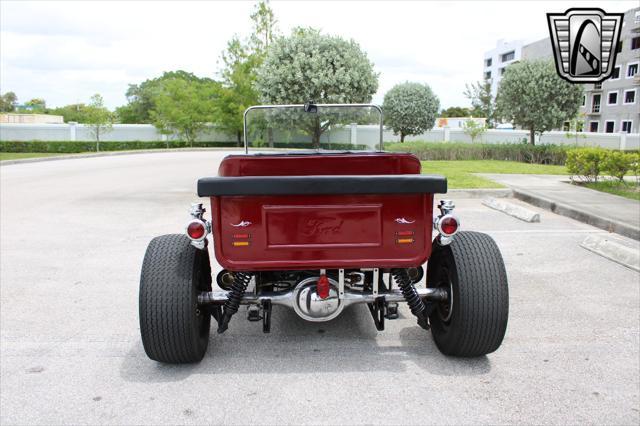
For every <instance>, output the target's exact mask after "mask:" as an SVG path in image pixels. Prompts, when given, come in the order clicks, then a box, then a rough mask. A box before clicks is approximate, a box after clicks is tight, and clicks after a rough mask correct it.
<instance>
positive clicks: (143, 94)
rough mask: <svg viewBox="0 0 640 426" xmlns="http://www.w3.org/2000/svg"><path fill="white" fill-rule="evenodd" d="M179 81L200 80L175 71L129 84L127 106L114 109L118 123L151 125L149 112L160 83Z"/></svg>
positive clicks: (186, 73)
mask: <svg viewBox="0 0 640 426" xmlns="http://www.w3.org/2000/svg"><path fill="white" fill-rule="evenodd" d="M173 79H180V80H185V81H198V80H200V79H199V78H198V77H197V76H195V75H194V74H192V73H190V72H187V71H182V70H177V71H168V72H164V73H163V74H162V75H161V76H160V77H156V78H153V79H149V80H145V81H143V82H142V83H140V84H130V85H129V89H127V93H126V96H127V105H124V106H121V107H118V108H116V116H117V118H118V121H119V122H120V123H128V124H142V123H151V122H152V121H153V120H152V118H151V111H152V110H153V109H154V107H155V101H156V97H157V96H158V94H159V92H160V90H161V86H162V83H163V82H164V81H166V80H173Z"/></svg>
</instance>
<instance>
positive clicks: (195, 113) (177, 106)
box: [150, 78, 218, 146]
mask: <svg viewBox="0 0 640 426" xmlns="http://www.w3.org/2000/svg"><path fill="white" fill-rule="evenodd" d="M217 89H218V87H217V83H215V82H214V81H212V80H210V79H198V80H196V81H189V80H184V79H181V78H174V79H170V80H164V81H163V82H162V84H161V86H160V87H159V91H158V93H157V95H156V97H155V101H154V104H155V106H154V109H153V110H151V113H150V115H151V119H152V120H153V124H154V125H155V126H156V127H157V128H158V129H159V130H160V131H161V132H162V133H165V134H170V133H173V134H176V135H178V136H179V137H180V138H181V139H182V140H184V141H185V142H187V143H189V145H190V146H193V142H194V141H195V140H196V138H197V136H198V132H200V131H201V130H203V129H204V128H205V126H206V124H207V123H209V122H211V119H212V117H213V113H214V99H215V97H216V93H217Z"/></svg>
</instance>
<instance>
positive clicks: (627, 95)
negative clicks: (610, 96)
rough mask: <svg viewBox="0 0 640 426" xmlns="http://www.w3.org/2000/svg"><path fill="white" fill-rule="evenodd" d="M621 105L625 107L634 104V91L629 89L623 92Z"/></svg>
mask: <svg viewBox="0 0 640 426" xmlns="http://www.w3.org/2000/svg"><path fill="white" fill-rule="evenodd" d="M622 103H623V104H625V105H631V104H635V103H636V89H630V90H625V91H624V99H623V100H622Z"/></svg>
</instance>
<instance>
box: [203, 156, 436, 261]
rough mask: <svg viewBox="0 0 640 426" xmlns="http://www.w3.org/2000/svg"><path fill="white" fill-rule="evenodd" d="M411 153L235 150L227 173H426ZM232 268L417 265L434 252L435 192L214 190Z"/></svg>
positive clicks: (225, 165) (220, 235) (219, 235)
mask: <svg viewBox="0 0 640 426" xmlns="http://www.w3.org/2000/svg"><path fill="white" fill-rule="evenodd" d="M420 172H421V166H420V161H419V160H418V159H417V158H416V157H415V156H413V155H411V154H404V153H335V154H317V153H316V154H266V155H249V156H247V155H231V156H228V157H226V158H225V159H224V160H223V161H222V164H221V165H220V168H219V172H218V175H219V176H220V177H248V176H328V175H331V176H335V175H350V176H356V175H360V176H365V175H371V176H374V175H375V176H382V175H416V174H420ZM210 198H211V208H212V214H211V217H212V227H213V234H214V235H215V238H214V243H215V250H214V251H215V255H216V258H217V260H218V262H219V263H220V264H221V265H222V266H223V267H224V268H226V269H228V270H231V271H260V270H282V269H287V270H304V269H317V268H363V267H377V268H385V267H389V268H391V267H395V268H398V267H402V268H408V267H415V266H419V265H422V264H423V263H424V262H425V261H426V260H427V259H428V257H429V255H430V252H431V245H432V244H431V242H432V235H431V231H432V226H431V225H432V216H433V193H406V194H376V193H373V194H312V195H305V194H297V195H291V194H287V195H230V196H228V195H219V196H218V195H216V196H211V197H210Z"/></svg>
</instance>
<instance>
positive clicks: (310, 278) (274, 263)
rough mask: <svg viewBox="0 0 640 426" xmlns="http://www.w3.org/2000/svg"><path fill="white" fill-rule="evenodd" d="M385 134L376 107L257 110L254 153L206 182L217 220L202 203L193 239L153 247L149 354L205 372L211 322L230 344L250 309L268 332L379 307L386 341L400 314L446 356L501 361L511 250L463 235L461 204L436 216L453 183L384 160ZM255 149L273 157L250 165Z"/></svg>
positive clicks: (147, 284)
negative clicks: (234, 323) (275, 320)
mask: <svg viewBox="0 0 640 426" xmlns="http://www.w3.org/2000/svg"><path fill="white" fill-rule="evenodd" d="M382 132H383V127H382V111H381V109H380V108H379V107H376V106H374V105H314V104H305V105H283V106H259V107H251V108H249V109H248V110H247V111H246V112H245V132H244V133H245V154H243V155H229V156H227V157H226V158H225V159H224V160H223V161H222V163H221V164H220V168H219V170H218V176H215V177H203V178H201V179H200V180H199V181H198V196H200V197H207V198H209V199H210V202H211V219H210V220H207V219H205V217H204V213H205V208H204V207H203V204H200V203H197V204H193V205H192V207H191V220H190V221H189V222H188V223H187V226H186V231H185V233H183V234H172V235H163V236H160V237H157V238H154V239H153V240H152V241H151V242H150V244H149V247H148V248H147V252H146V254H145V257H144V262H143V266H142V274H141V278H140V301H139V302H140V331H141V334H142V342H143V345H144V349H145V351H146V353H147V355H148V356H149V357H150V358H151V359H154V360H157V361H160V362H167V363H188V362H197V361H200V360H201V359H202V358H203V356H204V354H205V352H206V349H207V345H208V341H209V331H210V323H211V318H212V317H213V318H214V319H215V321H216V323H217V331H218V333H222V332H224V331H225V330H227V328H228V327H229V325H230V321H231V319H232V318H233V316H234V315H235V314H236V313H237V312H238V310H239V308H240V306H241V305H246V307H247V308H246V309H247V318H248V319H249V320H251V321H261V322H262V326H263V331H264V332H265V333H268V332H269V331H270V327H271V311H272V309H273V306H276V305H279V306H286V307H288V308H291V309H293V310H294V311H295V312H296V313H297V314H298V315H299V316H300V317H301V318H303V319H305V320H307V321H312V322H321V321H330V320H332V319H334V318H336V317H338V316H339V315H340V313H341V312H342V311H343V310H344V309H345V308H347V307H348V306H349V305H353V304H366V305H367V306H368V308H369V310H370V312H371V315H372V317H373V322H374V324H375V326H376V327H377V329H378V330H383V329H384V325H385V320H394V319H397V318H398V303H406V304H407V305H408V307H409V309H410V311H411V313H412V314H413V315H414V316H415V317H416V318H417V323H418V325H419V326H420V327H422V328H424V329H425V330H428V329H430V330H431V333H432V335H433V339H434V341H435V343H436V345H437V347H438V348H439V349H440V351H441V352H443V353H444V354H447V355H453V356H466V357H473V356H480V355H484V354H487V353H490V352H493V351H495V350H496V349H497V348H498V347H499V346H500V344H501V343H502V339H503V337H504V334H505V330H506V327H507V317H508V309H509V300H508V286H507V275H506V271H505V267H504V262H503V260H502V256H501V254H500V251H499V249H498V247H497V246H496V244H495V242H494V241H493V239H492V238H491V237H489V236H488V235H486V234H482V233H478V232H468V231H459V229H460V221H459V219H458V217H457V216H456V215H455V214H454V204H453V203H452V202H451V201H450V200H440V201H439V203H438V204H437V208H438V209H439V214H438V215H437V216H435V217H434V215H433V210H434V196H435V194H444V193H446V192H447V181H446V179H445V178H444V177H443V176H438V175H424V174H421V164H420V162H419V161H418V159H417V158H416V157H415V156H413V155H411V154H406V153H390V152H384V151H383V145H382ZM255 147H259V148H266V149H267V150H266V151H265V150H261V151H257V152H255V153H254V152H252V153H249V149H250V148H252V149H253V148H255ZM276 148H290V149H288V150H280V151H277V150H275V149H276ZM300 148H312V150H310V151H309V150H303V149H300ZM434 231H436V232H435V236H434V235H433V234H434ZM209 236H211V238H209ZM210 241H212V244H211V245H212V246H213V253H214V254H215V257H216V260H217V262H218V263H219V264H220V266H221V269H220V270H219V271H218V272H217V274H215V282H216V283H217V285H218V287H220V290H214V286H213V282H214V279H213V278H214V276H213V274H212V268H211V262H210V256H209V253H210V251H209V246H210ZM427 261H428V263H427V267H426V285H425V286H424V287H423V286H422V285H421V283H422V282H423V281H424V280H423V275H424V273H423V266H422V265H424V264H425V262H427Z"/></svg>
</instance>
